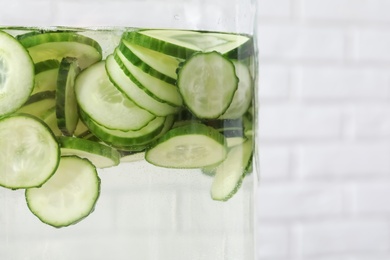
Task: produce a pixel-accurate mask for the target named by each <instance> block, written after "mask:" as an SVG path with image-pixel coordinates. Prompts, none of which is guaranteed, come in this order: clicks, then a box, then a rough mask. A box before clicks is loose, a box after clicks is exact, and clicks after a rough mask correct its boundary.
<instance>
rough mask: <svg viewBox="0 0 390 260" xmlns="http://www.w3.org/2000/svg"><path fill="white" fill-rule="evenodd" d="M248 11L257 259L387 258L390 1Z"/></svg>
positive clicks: (308, 0)
mask: <svg viewBox="0 0 390 260" xmlns="http://www.w3.org/2000/svg"><path fill="white" fill-rule="evenodd" d="M259 8H260V10H259V24H260V25H259V29H258V32H259V37H258V38H259V46H260V91H259V94H260V105H261V107H260V120H259V122H260V137H261V138H260V140H261V142H260V172H261V183H260V186H259V187H260V188H259V191H258V203H257V206H258V223H259V224H258V236H259V239H258V241H257V244H258V251H259V254H258V260H384V259H390V226H389V225H390V220H389V219H390V218H389V217H390V206H389V205H390V204H389V201H390V96H389V95H390V93H389V91H390V70H389V68H390V27H389V22H390V15H389V13H390V1H387V0H327V1H323V0H278V1H272V0H259Z"/></svg>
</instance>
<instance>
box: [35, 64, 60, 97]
mask: <svg viewBox="0 0 390 260" xmlns="http://www.w3.org/2000/svg"><path fill="white" fill-rule="evenodd" d="M59 67H60V62H59V61H58V60H45V61H41V62H38V63H36V64H35V84H34V89H33V92H32V94H35V93H38V92H43V91H55V90H56V86H57V77H58V68H59Z"/></svg>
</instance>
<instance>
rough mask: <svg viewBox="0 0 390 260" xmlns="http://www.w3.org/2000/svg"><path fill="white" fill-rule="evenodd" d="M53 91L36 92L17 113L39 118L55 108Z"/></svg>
mask: <svg viewBox="0 0 390 260" xmlns="http://www.w3.org/2000/svg"><path fill="white" fill-rule="evenodd" d="M55 96H56V93H55V91H43V92H38V93H35V94H33V95H31V96H30V97H29V99H28V100H27V102H26V103H25V104H24V105H23V106H22V107H21V108H20V109H18V110H17V113H26V114H30V115H33V116H36V117H39V118H42V116H43V115H44V114H45V113H46V111H48V110H49V109H50V108H52V107H53V106H55V104H56V100H55Z"/></svg>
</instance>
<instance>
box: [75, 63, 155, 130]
mask: <svg viewBox="0 0 390 260" xmlns="http://www.w3.org/2000/svg"><path fill="white" fill-rule="evenodd" d="M75 94H76V98H77V101H78V104H79V106H80V107H81V109H82V110H83V111H84V112H85V113H86V114H87V115H88V116H89V117H91V118H92V119H93V120H94V121H95V122H96V123H98V124H100V125H102V126H104V127H106V128H108V129H113V130H122V131H129V130H132V131H135V130H139V129H141V128H143V127H144V126H146V125H147V124H148V123H149V122H150V121H152V120H153V119H154V118H155V117H156V116H155V115H153V114H151V113H149V112H148V111H147V110H145V109H142V108H140V107H139V106H137V105H136V104H135V103H134V102H132V101H131V100H130V99H128V98H127V97H126V96H125V95H124V94H123V93H121V92H120V91H119V90H118V89H117V88H116V87H115V86H114V85H113V84H112V83H111V81H110V79H109V78H108V76H107V73H106V69H105V62H104V61H102V62H99V63H96V64H94V65H92V66H91V67H89V68H87V69H85V70H84V71H83V72H82V73H81V74H80V75H79V77H78V78H77V80H76V85H75Z"/></svg>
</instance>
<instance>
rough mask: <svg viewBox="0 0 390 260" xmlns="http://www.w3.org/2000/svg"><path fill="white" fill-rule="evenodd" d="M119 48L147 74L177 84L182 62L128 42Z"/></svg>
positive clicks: (122, 43) (123, 41) (123, 42)
mask: <svg viewBox="0 0 390 260" xmlns="http://www.w3.org/2000/svg"><path fill="white" fill-rule="evenodd" d="M118 48H119V50H120V51H121V52H122V53H123V55H124V56H125V57H126V58H127V59H128V60H129V61H130V62H131V63H133V64H134V65H135V66H137V67H139V68H140V69H141V70H142V71H144V72H145V73H148V74H149V75H151V76H153V77H156V78H158V79H160V80H163V81H165V82H167V83H169V84H173V85H175V84H176V79H177V74H176V70H177V68H178V67H179V63H180V62H181V61H182V60H180V59H178V58H175V57H172V56H169V55H165V54H163V53H161V52H157V51H154V50H150V49H147V48H144V47H142V46H139V45H136V44H133V43H131V42H128V41H126V40H122V41H121V43H120V44H119V46H118Z"/></svg>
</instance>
